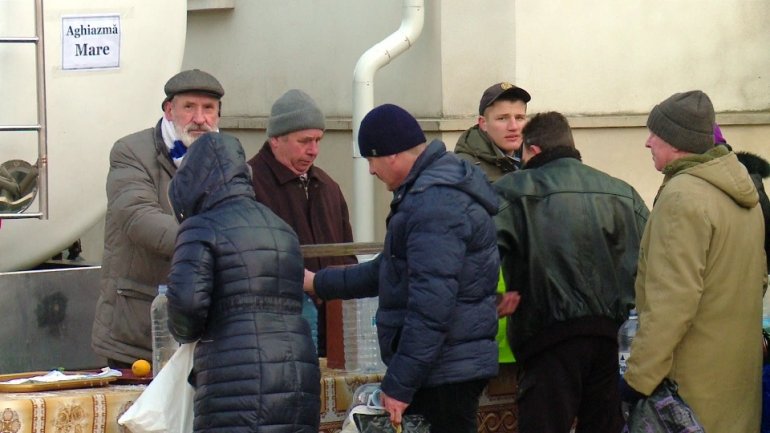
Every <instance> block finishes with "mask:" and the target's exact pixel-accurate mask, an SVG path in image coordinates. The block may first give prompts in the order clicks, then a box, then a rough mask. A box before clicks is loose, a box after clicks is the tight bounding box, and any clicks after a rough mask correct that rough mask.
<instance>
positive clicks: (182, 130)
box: [174, 123, 213, 147]
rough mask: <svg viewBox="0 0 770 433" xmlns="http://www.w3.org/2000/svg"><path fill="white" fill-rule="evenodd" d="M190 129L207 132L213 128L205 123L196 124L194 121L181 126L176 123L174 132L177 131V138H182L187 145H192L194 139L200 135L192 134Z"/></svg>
mask: <svg viewBox="0 0 770 433" xmlns="http://www.w3.org/2000/svg"><path fill="white" fill-rule="evenodd" d="M190 130H193V131H198V130H203V131H206V132H211V131H213V129H211V128H209V126H208V125H206V124H205V123H204V124H203V125H200V126H199V125H196V124H194V123H190V124H188V125H187V126H184V127H182V126H179V125H177V124H176V123H175V124H174V132H176V136H177V138H179V139H180V140H182V143H184V145H185V146H187V147H190V145H191V144H193V141H195V140H197V139H198V137H196V136H194V135H192V134H190Z"/></svg>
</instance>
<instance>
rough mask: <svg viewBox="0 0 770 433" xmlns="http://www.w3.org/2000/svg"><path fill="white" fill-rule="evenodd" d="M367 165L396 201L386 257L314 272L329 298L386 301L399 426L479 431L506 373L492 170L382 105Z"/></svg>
mask: <svg viewBox="0 0 770 433" xmlns="http://www.w3.org/2000/svg"><path fill="white" fill-rule="evenodd" d="M358 146H359V149H360V151H361V155H362V156H364V157H366V159H367V160H368V162H369V172H370V173H371V174H373V175H376V176H377V177H378V178H379V179H380V180H381V181H382V182H383V183H385V185H386V186H387V188H388V190H390V191H393V200H392V202H391V204H390V214H389V215H388V218H387V234H386V237H385V244H384V250H383V252H382V253H381V254H380V255H379V256H377V257H376V258H375V259H374V260H372V261H370V262H366V263H362V264H358V265H353V266H348V267H344V268H326V269H322V270H320V271H318V273H317V274H313V273H312V272H310V271H307V270H306V271H305V290H306V291H309V292H311V293H312V292H314V293H315V294H317V295H318V296H319V297H320V298H322V299H338V298H342V299H351V298H362V297H372V296H378V295H379V308H378V311H377V319H376V320H377V333H378V338H379V343H380V352H381V355H382V359H383V361H384V362H385V364H386V365H387V367H388V368H387V371H386V373H385V376H384V378H383V380H382V393H383V394H382V402H383V406H384V407H385V409H386V410H387V411H388V412H389V413H390V418H391V421H393V423H394V424H399V423H400V422H401V416H402V414H420V415H423V416H424V417H425V418H427V420H428V421H429V422H430V424H431V431H432V432H440V433H453V432H458V433H459V432H462V433H474V432H476V431H477V421H476V413H477V411H478V405H479V396H480V395H481V392H482V391H483V389H484V387H485V386H486V384H487V381H488V379H489V378H491V377H493V376H495V375H496V374H497V369H498V363H497V343H496V342H495V334H496V333H497V313H496V307H495V290H496V287H497V276H498V269H499V256H498V252H497V243H496V232H495V225H494V222H493V221H492V215H493V214H495V213H496V212H497V206H498V199H497V195H496V194H495V192H494V190H493V189H492V187H491V186H490V185H489V183H488V182H487V180H486V177H485V176H484V174H483V172H482V171H481V170H480V169H479V168H477V167H474V166H472V165H471V164H469V163H468V162H467V161H462V160H460V159H459V158H458V157H457V156H455V155H454V154H452V153H448V152H447V151H446V147H445V146H444V144H443V143H442V142H440V141H438V140H434V141H433V142H431V143H430V144H426V139H425V135H424V134H423V131H422V129H420V126H419V124H418V123H417V121H416V120H415V118H414V117H412V115H411V114H409V113H408V112H406V111H405V110H404V109H402V108H400V107H398V106H395V105H392V104H385V105H381V106H379V107H377V108H375V109H373V110H372V111H370V112H369V114H367V115H366V116H365V117H364V119H363V120H362V121H361V127H360V129H359V135H358Z"/></svg>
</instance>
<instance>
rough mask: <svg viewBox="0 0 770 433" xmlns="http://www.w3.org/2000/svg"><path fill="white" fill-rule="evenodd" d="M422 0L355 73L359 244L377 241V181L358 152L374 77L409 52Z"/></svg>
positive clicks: (408, 7)
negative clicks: (375, 216)
mask: <svg viewBox="0 0 770 433" xmlns="http://www.w3.org/2000/svg"><path fill="white" fill-rule="evenodd" d="M424 3H425V2H424V1H423V0H404V4H403V6H402V8H403V17H402V19H401V27H399V28H398V30H396V32H395V33H393V34H391V35H390V36H388V37H387V38H385V39H383V40H382V41H381V42H379V43H378V44H377V45H375V46H373V47H371V48H369V49H368V50H366V52H365V53H364V54H363V55H362V56H361V57H360V58H359V59H358V63H356V69H355V70H354V71H353V220H354V221H355V225H354V230H353V237H354V238H355V240H356V241H357V242H372V241H374V177H373V176H371V175H370V174H369V164H368V163H367V161H366V159H365V158H362V157H361V154H360V153H359V152H358V128H359V126H360V125H361V120H362V119H363V118H364V116H366V113H368V112H369V111H370V110H371V109H372V108H374V74H375V73H377V71H378V70H379V69H380V68H382V67H383V66H385V65H387V64H388V63H390V61H391V60H393V59H394V58H396V57H397V56H398V55H399V54H401V53H403V52H404V51H406V50H407V49H409V48H410V47H411V46H412V44H414V42H415V41H416V40H417V38H418V37H419V36H420V33H421V32H422V27H423V23H424V22H425V11H424V7H423V4H424Z"/></svg>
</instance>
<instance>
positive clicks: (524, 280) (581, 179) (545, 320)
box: [494, 147, 649, 361]
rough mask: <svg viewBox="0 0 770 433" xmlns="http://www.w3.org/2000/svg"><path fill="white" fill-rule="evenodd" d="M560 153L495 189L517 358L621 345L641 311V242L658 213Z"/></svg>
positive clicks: (571, 154)
mask: <svg viewBox="0 0 770 433" xmlns="http://www.w3.org/2000/svg"><path fill="white" fill-rule="evenodd" d="M579 158H580V154H579V153H578V152H577V150H575V149H574V148H566V147H561V148H556V149H554V150H551V151H547V152H543V153H541V154H539V155H537V156H535V157H534V158H532V159H531V160H529V161H528V163H527V165H525V167H524V169H522V170H519V171H517V172H515V173H512V174H511V175H508V176H504V177H503V178H502V179H500V181H498V182H496V183H495V184H494V187H495V189H496V190H497V192H498V194H500V196H501V198H502V199H503V202H502V204H501V209H500V212H499V213H498V214H497V215H496V216H495V224H496V226H497V244H498V247H499V250H500V261H501V266H502V269H503V276H504V278H505V283H506V287H507V289H508V290H511V291H518V292H519V293H520V295H521V303H520V304H519V306H518V309H517V310H516V312H515V313H513V314H512V315H511V316H510V318H509V320H508V339H509V341H510V343H511V346H512V348H513V352H514V353H515V354H516V357H517V359H519V360H521V361H523V360H525V359H526V358H527V357H529V356H531V355H533V354H535V353H537V352H539V351H541V350H543V349H545V348H547V347H548V346H550V345H551V344H554V343H556V342H558V341H561V340H564V339H566V338H569V337H571V336H574V335H595V336H607V337H610V338H616V336H617V329H618V327H619V326H620V324H621V323H622V322H623V321H624V320H625V319H626V317H627V315H628V311H629V309H630V308H631V307H632V306H633V305H634V278H635V277H636V266H637V259H638V256H639V242H640V239H641V237H642V233H643V231H644V225H645V223H646V221H647V216H648V215H649V211H648V210H647V206H646V205H645V204H644V201H643V200H642V198H641V197H640V196H639V194H638V193H637V192H636V191H635V190H634V188H632V187H631V186H630V185H629V184H627V183H626V182H623V181H622V180H619V179H616V178H613V177H611V176H609V175H607V174H606V173H603V172H601V171H599V170H596V169H594V168H591V167H589V166H587V165H585V164H583V163H582V162H581V161H580V159H579Z"/></svg>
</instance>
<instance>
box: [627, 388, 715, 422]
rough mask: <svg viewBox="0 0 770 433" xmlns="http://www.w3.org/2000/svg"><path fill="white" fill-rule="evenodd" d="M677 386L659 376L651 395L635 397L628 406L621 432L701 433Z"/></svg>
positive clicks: (693, 414)
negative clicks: (641, 397) (659, 378)
mask: <svg viewBox="0 0 770 433" xmlns="http://www.w3.org/2000/svg"><path fill="white" fill-rule="evenodd" d="M678 388H679V387H678V385H677V384H676V382H674V381H673V380H671V379H668V378H666V379H663V382H661V384H660V385H658V387H657V388H655V391H653V393H652V395H651V396H649V397H647V398H643V399H641V400H639V401H638V402H637V403H636V405H635V406H634V407H633V408H632V409H631V413H630V414H629V416H628V421H627V424H626V427H625V428H624V429H623V432H624V433H625V432H628V433H669V432H687V433H704V430H703V426H702V425H701V424H700V423H699V422H698V420H697V419H696V418H695V413H694V412H693V411H692V408H690V406H688V405H687V403H685V402H684V400H682V397H680V396H679V393H678V392H677V389H678Z"/></svg>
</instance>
